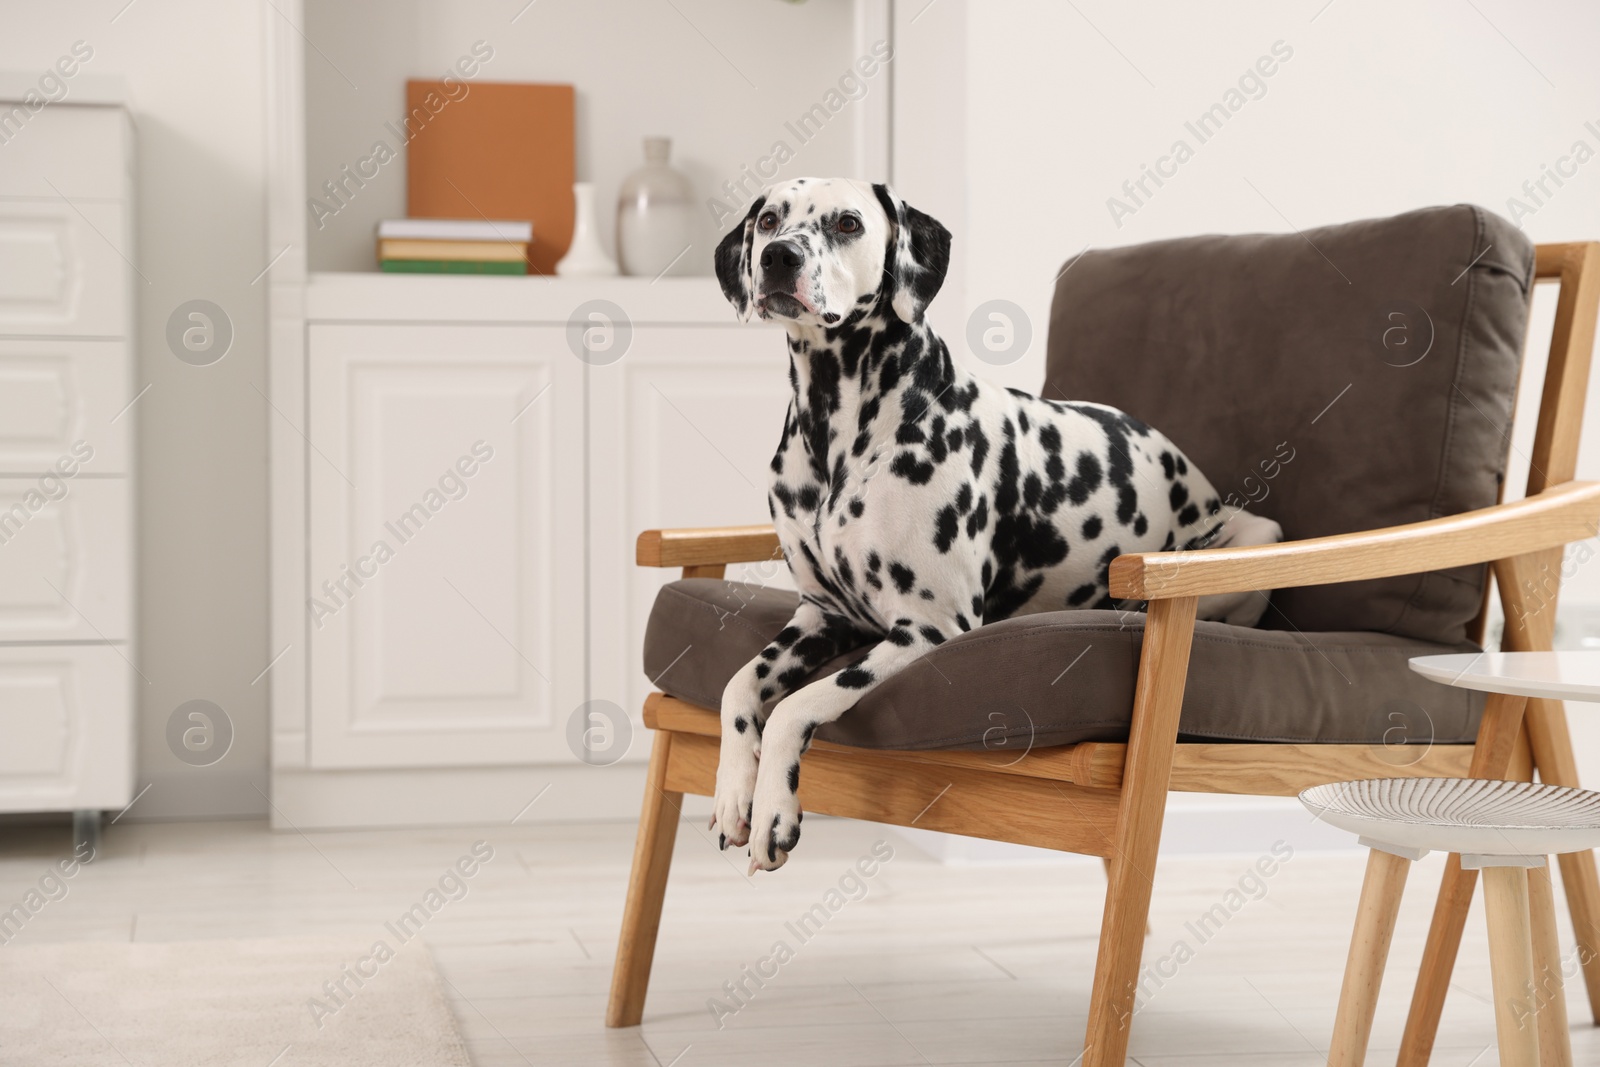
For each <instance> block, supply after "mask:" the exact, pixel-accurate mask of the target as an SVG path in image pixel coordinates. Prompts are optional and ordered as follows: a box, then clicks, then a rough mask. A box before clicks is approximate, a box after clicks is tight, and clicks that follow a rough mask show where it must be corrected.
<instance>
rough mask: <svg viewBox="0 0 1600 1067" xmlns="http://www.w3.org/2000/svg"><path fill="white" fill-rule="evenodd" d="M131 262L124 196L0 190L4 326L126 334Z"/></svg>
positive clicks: (0, 320)
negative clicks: (27, 195)
mask: <svg viewBox="0 0 1600 1067" xmlns="http://www.w3.org/2000/svg"><path fill="white" fill-rule="evenodd" d="M132 269H133V239H132V237H131V235H130V232H129V230H128V211H127V209H126V208H125V207H124V206H123V205H122V204H120V203H113V202H109V201H88V200H85V201H78V202H75V203H69V202H67V201H66V200H61V199H55V200H6V199H4V198H0V333H5V334H51V335H55V336H60V335H67V334H70V335H74V336H79V337H86V336H100V337H122V336H126V334H127V333H128V319H129V316H130V315H131V314H132V308H131V306H130V296H129V294H128V291H127V290H128V286H127V284H126V280H127V276H128V273H129V272H130V271H131V270H132Z"/></svg>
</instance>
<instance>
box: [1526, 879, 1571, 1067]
mask: <svg viewBox="0 0 1600 1067" xmlns="http://www.w3.org/2000/svg"><path fill="white" fill-rule="evenodd" d="M1528 919H1529V922H1530V924H1531V926H1532V930H1533V973H1534V980H1533V1004H1534V1010H1535V1011H1536V1012H1538V1024H1539V1062H1540V1063H1541V1064H1542V1065H1543V1067H1572V1035H1571V1034H1570V1033H1568V1031H1567V992H1566V989H1565V988H1564V987H1565V984H1566V983H1565V982H1564V981H1563V980H1562V974H1561V937H1560V935H1559V933H1558V931H1557V930H1556V897H1555V890H1554V888H1553V887H1552V886H1551V885H1550V868H1549V867H1533V868H1530V869H1529V870H1528Z"/></svg>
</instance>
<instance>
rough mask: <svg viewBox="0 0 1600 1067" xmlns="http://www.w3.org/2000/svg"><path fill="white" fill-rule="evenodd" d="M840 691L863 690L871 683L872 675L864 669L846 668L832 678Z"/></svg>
mask: <svg viewBox="0 0 1600 1067" xmlns="http://www.w3.org/2000/svg"><path fill="white" fill-rule="evenodd" d="M833 678H834V681H835V682H836V683H837V684H838V686H839V688H841V689H865V688H866V687H867V686H869V685H871V684H872V683H873V681H874V680H875V679H874V676H873V673H872V672H871V671H869V670H867V669H865V668H864V667H846V668H845V669H844V670H842V671H840V672H839V673H838V674H836V675H834V676H833Z"/></svg>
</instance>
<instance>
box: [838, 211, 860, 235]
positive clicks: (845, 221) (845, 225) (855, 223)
mask: <svg viewBox="0 0 1600 1067" xmlns="http://www.w3.org/2000/svg"><path fill="white" fill-rule="evenodd" d="M839 232H840V233H860V232H861V220H860V219H858V218H856V217H855V216H854V215H841V216H839Z"/></svg>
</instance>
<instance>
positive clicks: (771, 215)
mask: <svg viewBox="0 0 1600 1067" xmlns="http://www.w3.org/2000/svg"><path fill="white" fill-rule="evenodd" d="M756 227H757V228H758V229H759V230H760V231H761V232H762V233H771V232H772V231H773V230H776V229H777V228H778V213H777V212H776V211H764V212H762V214H761V217H760V218H759V219H757V220H756Z"/></svg>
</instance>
